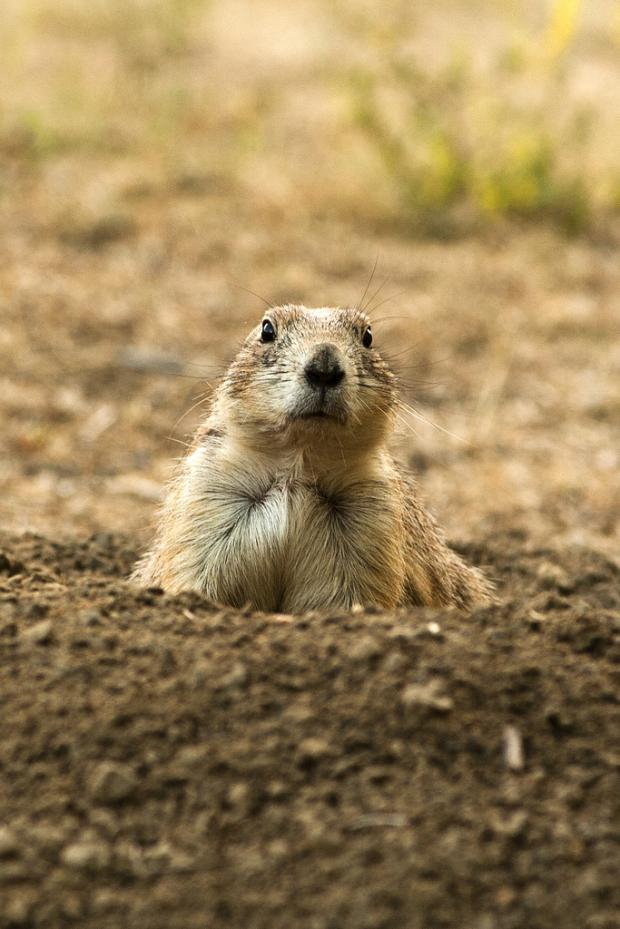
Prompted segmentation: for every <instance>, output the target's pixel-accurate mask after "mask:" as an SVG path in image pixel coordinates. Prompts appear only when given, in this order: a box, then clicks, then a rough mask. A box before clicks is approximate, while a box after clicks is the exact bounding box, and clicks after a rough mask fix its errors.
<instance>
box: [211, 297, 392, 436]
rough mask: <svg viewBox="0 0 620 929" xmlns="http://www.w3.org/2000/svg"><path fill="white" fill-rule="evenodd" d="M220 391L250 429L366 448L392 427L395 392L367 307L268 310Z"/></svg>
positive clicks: (240, 424)
mask: <svg viewBox="0 0 620 929" xmlns="http://www.w3.org/2000/svg"><path fill="white" fill-rule="evenodd" d="M223 397H224V399H225V402H226V408H227V414H228V415H232V417H233V419H234V421H235V424H236V425H237V426H238V427H241V428H243V430H244V432H245V433H246V435H250V436H251V433H252V432H254V433H255V434H257V435H259V434H260V435H262V436H265V435H266V434H272V435H274V436H275V435H278V436H283V435H284V436H285V437H286V438H287V440H288V441H290V442H291V444H292V445H294V446H303V445H304V444H309V443H312V442H320V441H322V440H328V439H329V438H332V439H334V440H335V441H337V442H338V443H339V444H342V445H347V446H351V445H359V446H360V447H368V446H372V445H376V444H378V443H379V442H381V441H382V440H383V439H384V438H385V435H386V433H387V432H388V431H389V428H390V426H391V410H392V408H393V407H394V404H395V401H396V392H395V384H394V375H393V374H392V372H391V371H390V370H389V368H388V367H387V365H386V364H385V362H384V361H383V360H382V358H381V356H380V355H379V353H378V351H377V350H376V348H375V346H374V344H373V334H372V328H371V323H370V320H369V318H368V317H367V316H366V314H365V313H363V312H362V311H361V310H356V309H329V308H325V309H306V308H305V307H301V306H283V307H275V308H274V309H270V310H269V311H268V312H267V313H265V314H264V316H263V318H262V320H261V322H260V323H259V325H258V326H257V327H256V328H255V329H254V330H253V331H252V332H251V333H250V335H249V337H248V338H247V339H246V341H245V343H244V345H243V347H242V348H241V351H240V352H239V354H238V356H237V358H236V359H235V361H234V362H233V364H232V365H231V367H230V369H229V371H228V374H227V376H226V379H225V381H224V384H223Z"/></svg>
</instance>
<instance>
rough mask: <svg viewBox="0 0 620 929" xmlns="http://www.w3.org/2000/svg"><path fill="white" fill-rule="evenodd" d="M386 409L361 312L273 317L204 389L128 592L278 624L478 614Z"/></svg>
mask: <svg viewBox="0 0 620 929" xmlns="http://www.w3.org/2000/svg"><path fill="white" fill-rule="evenodd" d="M397 402H398V401H397V388H396V378H395V376H394V374H393V373H392V372H391V371H390V369H389V367H388V365H387V364H386V363H385V362H384V361H383V359H382V358H381V355H380V354H379V352H378V351H377V349H376V348H375V346H374V344H373V336H372V329H371V324H370V319H369V318H368V316H367V315H366V314H365V313H364V312H362V311H361V310H359V309H331V308H321V309H307V308H306V307H303V306H280V307H276V308H274V309H272V310H270V311H269V313H268V314H266V316H265V317H264V318H263V319H262V321H261V323H260V324H259V325H258V326H257V327H256V328H255V329H253V330H252V332H251V333H250V335H249V336H248V338H247V339H246V341H245V342H244V344H243V345H242V347H241V349H240V351H239V353H238V355H237V357H236V358H235V360H234V361H233V362H232V364H231V365H230V367H229V369H228V372H227V373H226V375H225V377H224V378H223V380H222V381H221V383H220V384H219V386H218V388H217V390H216V391H215V394H214V396H213V399H212V402H211V407H210V411H209V413H208V415H207V417H206V419H205V420H204V422H203V423H202V425H201V426H200V427H199V429H198V430H197V432H196V435H195V437H194V441H193V444H192V446H191V448H190V450H189V452H188V454H187V455H186V457H185V458H184V459H183V461H182V462H181V465H180V468H179V471H178V473H177V475H176V477H175V478H174V479H173V481H172V483H171V485H170V487H169V490H168V494H167V498H166V500H165V503H164V506H163V510H162V513H161V517H160V522H159V528H158V531H157V536H156V539H155V542H154V545H153V548H152V550H151V551H150V552H149V553H148V554H147V555H145V556H144V557H143V558H142V559H141V560H140V561H139V562H138V564H137V566H136V568H135V570H134V573H133V575H132V578H133V580H134V581H136V582H138V583H140V584H143V585H150V586H160V587H163V588H165V589H166V590H168V591H170V592H173V593H174V592H179V591H182V590H188V589H189V590H195V591H199V592H200V593H202V594H204V595H205V596H206V597H208V598H210V599H212V600H215V601H217V602H220V603H223V604H228V605H230V606H235V607H242V606H244V605H247V604H249V605H250V606H251V607H252V608H254V609H257V610H265V611H275V612H287V613H299V612H303V611H305V610H310V609H321V608H345V609H347V608H351V607H352V606H354V605H355V604H362V605H370V604H373V605H378V606H381V607H386V608H390V607H396V606H398V605H403V604H414V605H421V606H450V605H451V606H456V607H459V608H464V609H466V608H468V607H470V606H472V605H473V604H475V603H484V602H485V601H487V600H488V599H489V596H490V590H491V587H490V585H489V583H488V582H487V581H486V580H485V578H484V576H483V575H482V574H481V573H480V572H479V571H478V570H476V569H475V568H472V567H470V566H469V565H467V564H465V562H464V561H462V559H461V558H460V557H459V556H458V555H456V554H455V553H454V552H453V551H451V549H450V548H449V547H448V546H447V544H446V542H445V540H444V538H443V535H442V534H441V532H440V530H439V529H438V528H437V526H436V524H435V522H434V520H433V518H432V517H431V516H430V515H429V514H428V513H427V511H426V509H425V508H424V506H423V504H422V503H421V502H420V499H419V493H418V489H417V487H416V484H415V482H414V481H413V479H412V478H411V477H410V476H407V475H405V473H403V471H402V469H401V468H400V467H399V466H398V465H397V464H396V463H395V461H394V459H393V458H392V456H391V454H390V452H389V451H388V440H389V438H390V435H391V433H392V429H393V420H394V415H395V409H396V405H397Z"/></svg>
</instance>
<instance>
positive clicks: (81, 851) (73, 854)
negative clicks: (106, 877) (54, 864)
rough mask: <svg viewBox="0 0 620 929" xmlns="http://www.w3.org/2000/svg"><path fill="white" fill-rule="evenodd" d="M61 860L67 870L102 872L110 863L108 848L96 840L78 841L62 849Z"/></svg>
mask: <svg viewBox="0 0 620 929" xmlns="http://www.w3.org/2000/svg"><path fill="white" fill-rule="evenodd" d="M61 859H62V862H63V864H65V865H67V867H68V868H75V869H76V870H79V871H102V870H103V869H104V868H106V867H107V866H108V865H109V863H110V848H109V846H108V845H106V844H105V843H104V842H102V841H100V840H97V839H79V840H78V841H77V842H72V843H71V845H67V846H66V848H64V849H63V852H62V855H61Z"/></svg>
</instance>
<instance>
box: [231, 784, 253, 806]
mask: <svg viewBox="0 0 620 929" xmlns="http://www.w3.org/2000/svg"><path fill="white" fill-rule="evenodd" d="M249 796H250V790H249V787H248V785H247V784H244V783H243V781H239V782H238V783H236V784H232V785H231V786H230V787H229V789H228V793H227V794H226V799H227V800H228V802H229V803H230V805H231V806H234V807H242V806H245V805H246V803H247V801H248V798H249Z"/></svg>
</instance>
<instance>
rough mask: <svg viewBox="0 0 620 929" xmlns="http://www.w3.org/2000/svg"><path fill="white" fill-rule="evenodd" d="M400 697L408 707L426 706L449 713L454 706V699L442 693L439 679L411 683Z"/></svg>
mask: <svg viewBox="0 0 620 929" xmlns="http://www.w3.org/2000/svg"><path fill="white" fill-rule="evenodd" d="M400 699H401V703H403V704H404V706H406V707H413V706H426V707H429V708H430V709H432V710H437V712H439V713H449V712H450V710H452V709H453V708H454V701H453V700H452V698H451V697H448V696H447V695H446V694H444V693H442V682H441V681H440V680H438V679H433V680H431V681H429V682H428V683H427V684H409V685H408V686H407V687H405V689H404V690H403V692H402V694H401V696H400Z"/></svg>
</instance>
